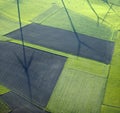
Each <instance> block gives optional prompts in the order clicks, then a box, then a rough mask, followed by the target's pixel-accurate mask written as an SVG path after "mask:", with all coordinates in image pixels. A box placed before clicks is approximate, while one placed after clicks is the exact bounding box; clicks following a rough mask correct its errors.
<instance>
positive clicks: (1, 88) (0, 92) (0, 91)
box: [0, 85, 10, 95]
mask: <svg viewBox="0 0 120 113" xmlns="http://www.w3.org/2000/svg"><path fill="white" fill-rule="evenodd" d="M9 91H10V90H9V89H8V88H6V87H4V86H2V85H0V95H3V94H5V93H8V92H9Z"/></svg>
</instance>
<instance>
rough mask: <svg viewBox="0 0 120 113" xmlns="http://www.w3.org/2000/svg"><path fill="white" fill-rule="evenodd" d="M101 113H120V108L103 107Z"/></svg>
mask: <svg viewBox="0 0 120 113" xmlns="http://www.w3.org/2000/svg"><path fill="white" fill-rule="evenodd" d="M101 113H120V108H114V107H109V106H102V110H101Z"/></svg>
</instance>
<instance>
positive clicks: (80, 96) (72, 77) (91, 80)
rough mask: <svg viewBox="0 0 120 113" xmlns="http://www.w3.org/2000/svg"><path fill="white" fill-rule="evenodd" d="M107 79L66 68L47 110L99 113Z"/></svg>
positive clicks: (70, 112)
mask: <svg viewBox="0 0 120 113" xmlns="http://www.w3.org/2000/svg"><path fill="white" fill-rule="evenodd" d="M105 81H106V79H104V78H101V77H98V76H95V75H93V74H89V73H86V72H83V71H80V70H75V69H71V68H67V66H66V67H65V68H64V70H63V72H62V74H61V76H60V78H59V81H58V83H57V85H56V88H55V89H54V92H53V95H52V97H51V98H50V101H49V103H48V106H47V109H48V110H49V111H51V112H52V113H90V112H92V113H99V110H100V105H101V101H102V98H103V92H104V87H105Z"/></svg>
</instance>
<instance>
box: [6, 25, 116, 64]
mask: <svg viewBox="0 0 120 113" xmlns="http://www.w3.org/2000/svg"><path fill="white" fill-rule="evenodd" d="M23 35H24V39H25V41H27V42H30V43H33V44H37V45H41V46H44V47H47V48H50V49H54V50H58V51H62V52H65V53H69V54H73V55H78V53H79V56H81V57H85V58H89V59H93V60H96V61H100V62H103V63H105V64H109V63H110V61H111V57H112V50H113V47H114V43H113V42H110V41H106V40H101V39H97V38H94V37H90V36H87V35H83V34H78V35H79V40H80V41H78V39H77V38H76V36H75V34H74V33H73V32H71V31H67V30H63V29H58V28H53V27H49V26H44V25H40V24H35V23H32V24H29V25H27V26H25V27H23ZM6 36H7V37H11V38H15V39H19V40H21V37H20V36H21V35H20V30H19V29H18V30H15V31H13V32H10V33H8V34H6ZM79 45H80V46H79Z"/></svg>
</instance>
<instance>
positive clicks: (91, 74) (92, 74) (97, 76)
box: [66, 66, 107, 79]
mask: <svg viewBox="0 0 120 113" xmlns="http://www.w3.org/2000/svg"><path fill="white" fill-rule="evenodd" d="M66 68H67V69H72V70H78V71H81V72H84V73H87V74H90V76H94V77H96V78H103V79H107V77H106V76H100V75H97V74H94V73H91V72H88V71H84V70H80V69H73V68H71V67H67V66H66ZM85 76H87V75H85Z"/></svg>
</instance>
